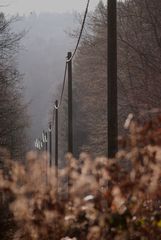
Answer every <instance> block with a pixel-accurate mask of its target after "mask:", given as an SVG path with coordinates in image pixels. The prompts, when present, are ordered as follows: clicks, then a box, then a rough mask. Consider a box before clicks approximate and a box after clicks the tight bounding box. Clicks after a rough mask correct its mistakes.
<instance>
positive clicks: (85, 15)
mask: <svg viewBox="0 0 161 240" xmlns="http://www.w3.org/2000/svg"><path fill="white" fill-rule="evenodd" d="M89 3H90V0H87V6H86V10H85V13H84V17H83V22H82V26H81V30H80V33H79V37H78V41H77V44H76V47H75V49H74V51H73V54H72V56H71V58H70V59H68V60H67V62H70V61H71V60H72V59H73V58H74V56H75V54H76V52H77V49H78V46H79V43H80V40H81V37H82V33H83V30H84V25H85V22H86V18H87V13H88V8H89Z"/></svg>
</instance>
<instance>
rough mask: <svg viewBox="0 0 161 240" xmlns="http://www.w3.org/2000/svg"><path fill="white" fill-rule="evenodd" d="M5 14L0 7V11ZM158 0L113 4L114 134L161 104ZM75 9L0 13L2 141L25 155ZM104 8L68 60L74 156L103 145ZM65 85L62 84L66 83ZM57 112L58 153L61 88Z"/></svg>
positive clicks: (48, 98)
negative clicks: (115, 55)
mask: <svg viewBox="0 0 161 240" xmlns="http://www.w3.org/2000/svg"><path fill="white" fill-rule="evenodd" d="M1 11H2V12H3V8H2V9H1ZM160 13H161V2H160V0H130V1H125V2H124V3H123V2H119V3H118V99H119V106H118V116H119V134H123V133H124V130H123V124H124V121H125V119H126V117H127V115H128V114H129V113H131V112H132V113H133V114H134V115H135V116H137V117H138V116H139V115H140V113H141V112H142V111H146V110H150V109H153V108H160V105H161V90H160V89H161V80H160V79H161V65H160V62H161V14H160ZM81 17H82V15H81V14H77V13H73V14H72V13H64V14H58V13H41V14H39V15H37V14H36V13H34V12H32V13H31V14H30V15H29V16H18V17H11V18H9V17H7V16H6V17H5V16H4V15H3V14H2V13H1V15H0V90H1V94H0V144H1V145H2V146H4V147H7V148H8V149H9V150H10V152H11V155H12V157H13V158H23V156H24V152H26V151H27V150H29V149H31V148H33V147H34V141H35V139H36V138H37V137H39V136H41V132H42V130H43V129H45V130H46V129H47V126H48V122H49V120H50V119H51V118H52V109H53V106H54V101H55V100H56V99H57V98H58V97H59V95H60V90H61V87H62V81H63V72H64V63H65V57H66V55H67V52H68V51H72V50H73V48H74V46H75V41H76V39H77V36H78V32H79V29H80V25H81V19H82V18H81ZM106 84H107V9H106V6H104V4H103V3H102V2H101V1H100V3H99V4H98V6H97V8H96V9H95V11H94V12H90V13H89V15H88V19H87V22H86V25H85V30H84V33H83V37H82V40H81V44H80V46H79V49H78V52H77V55H76V57H75V59H74V61H73V106H74V113H73V114H74V154H75V155H76V156H77V155H78V154H79V153H80V152H81V151H89V152H92V153H93V154H94V155H100V154H106V151H107V86H106ZM66 87H67V86H66ZM62 106H63V107H62V108H61V111H60V115H59V128H60V131H59V146H60V148H59V156H60V157H62V156H63V155H64V153H65V152H66V150H67V146H66V145H67V141H66V138H67V91H65V96H64V98H63V105H62Z"/></svg>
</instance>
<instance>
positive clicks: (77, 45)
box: [55, 0, 90, 109]
mask: <svg viewBox="0 0 161 240" xmlns="http://www.w3.org/2000/svg"><path fill="white" fill-rule="evenodd" d="M89 3H90V0H87V5H86V9H85V13H84V17H83V22H82V25H81V29H80V33H79V37H78V40H77V44H76V47H75V49H74V51H73V54H72V56H71V57H70V58H69V59H67V57H66V63H65V70H64V80H63V86H62V91H61V95H60V99H59V102H58V106H57V107H56V106H55V108H58V109H59V108H60V106H61V104H62V100H63V95H64V89H65V82H66V75H67V64H68V63H69V62H70V61H71V60H72V59H73V58H74V56H75V54H76V52H77V50H78V47H79V43H80V40H81V37H82V33H83V30H84V26H85V22H86V18H87V14H88V8H89Z"/></svg>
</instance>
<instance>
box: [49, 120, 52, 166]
mask: <svg viewBox="0 0 161 240" xmlns="http://www.w3.org/2000/svg"><path fill="white" fill-rule="evenodd" d="M49 165H50V167H52V124H51V122H50V123H49Z"/></svg>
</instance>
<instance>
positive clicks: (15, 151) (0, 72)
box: [0, 13, 28, 159]
mask: <svg viewBox="0 0 161 240" xmlns="http://www.w3.org/2000/svg"><path fill="white" fill-rule="evenodd" d="M15 21H16V17H15V18H14V17H12V18H10V19H9V20H7V19H6V18H5V16H4V14H3V13H0V147H4V148H6V149H8V150H9V152H10V153H11V156H12V157H13V158H15V159H16V158H21V157H22V155H23V153H24V151H25V144H26V131H25V129H26V127H27V125H28V119H27V106H26V104H25V102H24V98H23V84H22V81H21V80H22V75H21V74H20V73H19V71H18V67H17V63H16V55H17V53H18V50H19V44H20V40H21V38H22V37H23V35H24V33H18V34H17V33H15V32H13V31H12V26H13V25H12V24H13V23H14V22H15Z"/></svg>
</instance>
